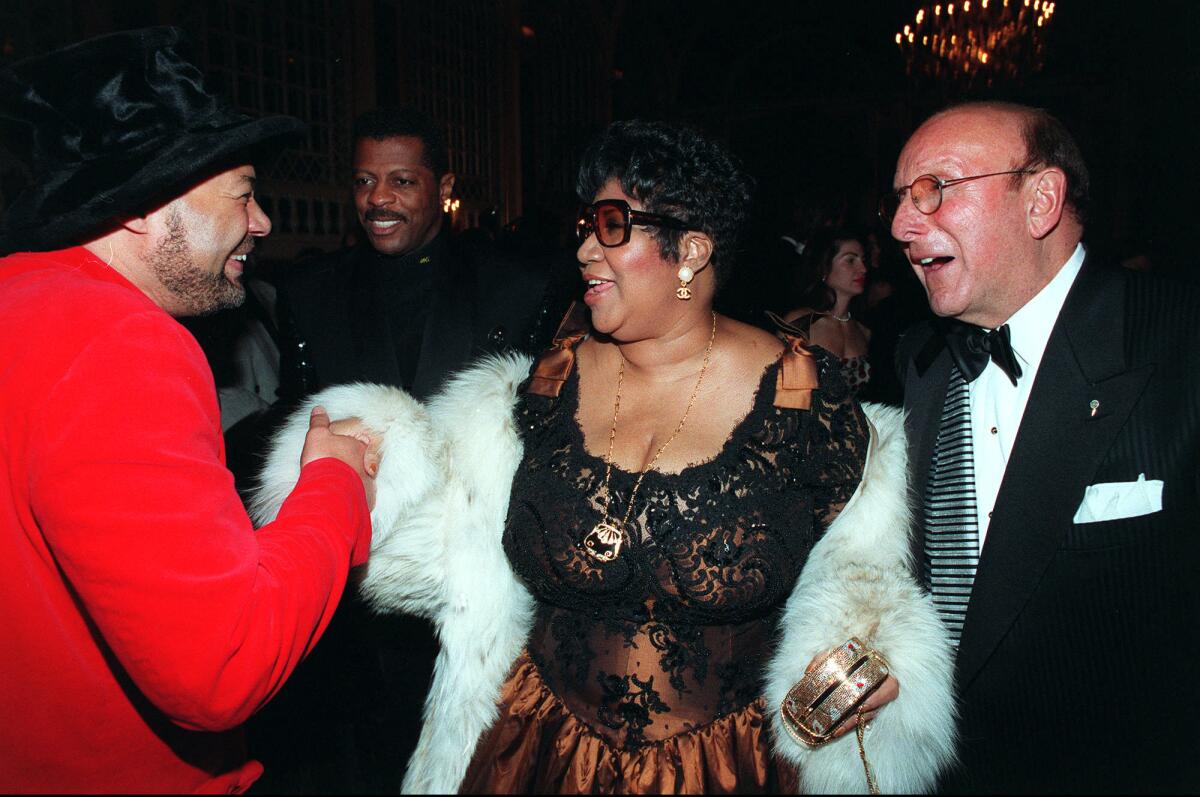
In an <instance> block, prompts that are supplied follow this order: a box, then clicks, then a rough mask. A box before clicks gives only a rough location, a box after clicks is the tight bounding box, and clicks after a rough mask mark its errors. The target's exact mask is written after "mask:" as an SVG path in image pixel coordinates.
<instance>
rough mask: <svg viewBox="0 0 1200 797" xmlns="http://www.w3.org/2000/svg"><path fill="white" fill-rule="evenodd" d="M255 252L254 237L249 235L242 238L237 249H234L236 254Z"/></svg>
mask: <svg viewBox="0 0 1200 797" xmlns="http://www.w3.org/2000/svg"><path fill="white" fill-rule="evenodd" d="M253 252H254V239H253V238H251V237H250V236H249V235H247V236H246V237H245V238H243V239H242V242H241V243H240V244H238V245H237V249H234V250H233V254H234V256H237V255H249V254H252V253H253Z"/></svg>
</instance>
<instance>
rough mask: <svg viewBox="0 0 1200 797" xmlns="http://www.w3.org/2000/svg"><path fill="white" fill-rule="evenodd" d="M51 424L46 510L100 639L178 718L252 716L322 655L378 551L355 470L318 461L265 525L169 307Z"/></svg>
mask: <svg viewBox="0 0 1200 797" xmlns="http://www.w3.org/2000/svg"><path fill="white" fill-rule="evenodd" d="M39 416H40V421H39V422H38V423H37V424H35V429H36V432H34V434H36V435H40V436H41V439H40V441H36V440H35V441H30V445H29V449H28V450H30V451H31V452H33V453H32V455H31V457H30V471H29V480H30V482H29V484H30V493H31V496H32V505H33V510H34V512H35V514H36V516H37V520H38V524H39V526H40V528H41V530H42V532H43V534H44V535H45V539H46V543H47V545H48V546H49V548H50V550H51V551H52V552H53V555H54V557H55V560H56V562H57V564H58V566H59V568H61V570H62V572H63V574H64V576H65V578H66V580H67V581H68V582H69V583H70V585H71V587H72V589H73V590H74V592H75V594H76V595H77V599H78V601H79V602H80V605H81V609H82V610H83V611H84V612H85V613H86V615H87V616H88V618H89V619H90V621H91V623H92V624H93V626H94V628H95V633H96V634H97V635H98V636H99V637H101V638H102V639H103V641H104V643H106V644H107V646H108V647H109V648H110V649H111V650H112V652H113V653H114V654H115V656H116V658H117V659H118V661H119V662H120V664H121V665H122V667H123V668H124V669H125V670H126V671H127V672H128V674H129V676H130V677H131V678H132V679H133V682H134V683H135V684H136V685H137V687H138V688H139V689H140V690H141V691H142V692H143V693H144V694H145V695H146V696H147V697H148V698H149V699H150V700H151V701H152V702H153V703H154V704H155V705H156V706H157V707H158V708H159V709H161V710H162V711H163V712H164V713H166V715H167V716H169V717H170V718H171V719H172V720H174V721H175V722H177V723H178V724H180V725H182V726H184V727H186V728H191V729H199V730H223V729H227V728H231V727H234V726H236V725H239V724H240V723H242V722H243V721H245V720H246V718H247V717H249V716H250V715H251V714H253V713H254V712H255V711H256V710H257V709H259V708H260V707H261V706H262V705H263V704H264V703H266V702H267V700H269V699H270V698H271V696H272V695H273V694H274V693H275V692H276V691H277V690H278V689H279V687H280V686H282V684H283V682H284V681H285V680H286V679H287V677H288V675H289V674H290V673H291V672H292V670H293V668H295V666H296V664H297V663H298V662H299V661H300V659H302V658H303V657H304V655H305V654H306V653H307V652H308V651H309V650H310V649H311V648H312V646H313V644H314V643H315V642H316V640H317V638H318V637H319V636H320V635H321V633H322V632H323V631H324V629H325V626H326V625H327V624H328V622H329V620H330V617H331V616H332V615H333V611H334V609H335V607H336V606H337V603H338V600H339V598H340V597H341V594H342V590H343V588H344V587H345V584H346V578H347V572H348V569H349V568H350V567H351V565H352V564H355V563H358V562H359V561H362V560H364V559H365V553H366V551H367V549H368V548H369V545H370V534H371V529H370V517H369V515H368V510H367V505H366V499H365V495H364V492H363V488H362V483H361V481H360V480H359V478H358V476H357V474H356V473H355V472H354V470H353V469H352V468H350V467H348V466H346V465H345V464H344V463H341V462H338V461H337V460H334V459H323V460H318V461H316V462H312V463H310V464H309V465H308V466H307V467H305V468H304V470H303V472H302V473H301V476H300V481H299V483H298V484H297V486H296V489H295V490H294V491H293V492H292V494H291V496H290V497H289V498H288V500H287V501H286V502H285V503H284V505H283V509H282V510H281V512H280V514H279V518H278V519H277V520H276V521H275V522H274V523H272V524H270V525H268V526H265V527H264V528H262V529H261V530H259V531H258V532H257V533H256V532H255V531H254V529H253V527H252V526H251V523H250V520H249V518H248V517H247V515H246V512H245V510H244V509H243V507H242V504H241V502H240V500H239V499H238V495H237V493H236V491H235V490H234V486H233V477H232V475H231V474H230V472H229V471H228V470H227V469H226V468H225V465H224V461H223V460H224V452H223V449H222V442H221V436H220V433H221V429H220V421H219V414H218V409H217V402H216V392H215V389H214V387H213V382H212V376H211V374H210V373H209V370H208V366H207V363H206V362H205V360H204V357H203V355H202V354H201V352H200V350H199V347H198V346H196V344H195V342H194V341H193V340H192V339H191V337H190V336H189V335H188V334H187V333H186V331H185V330H183V329H182V328H181V327H179V326H178V324H176V323H175V322H174V321H172V320H171V319H170V318H169V317H167V316H165V315H163V314H161V313H149V312H148V313H144V314H139V315H135V316H132V317H129V318H126V319H125V320H124V321H123V322H121V323H120V324H118V325H117V326H116V327H115V328H110V329H107V330H103V331H101V332H100V333H99V334H98V335H97V337H95V338H94V339H93V340H92V341H91V343H90V344H89V345H88V346H87V348H86V349H84V350H83V351H82V352H81V354H80V355H79V356H78V357H77V358H75V360H74V362H73V364H72V366H71V368H70V369H69V370H68V371H67V372H66V374H65V376H64V377H63V378H62V379H61V380H60V381H59V382H58V384H57V385H56V386H55V387H54V389H53V390H52V391H51V393H50V395H49V396H48V397H47V399H46V401H45V402H44V405H43V407H42V410H41V412H40V413H39Z"/></svg>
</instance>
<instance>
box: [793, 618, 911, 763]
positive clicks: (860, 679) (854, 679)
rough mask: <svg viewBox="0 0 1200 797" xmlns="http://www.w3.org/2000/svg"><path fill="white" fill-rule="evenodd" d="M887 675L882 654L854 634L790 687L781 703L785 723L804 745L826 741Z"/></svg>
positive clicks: (815, 745)
mask: <svg viewBox="0 0 1200 797" xmlns="http://www.w3.org/2000/svg"><path fill="white" fill-rule="evenodd" d="M887 677H888V663H887V661H886V660H885V659H884V658H883V656H881V655H879V654H878V653H877V652H875V651H874V650H871V649H870V648H868V647H867V646H866V645H864V644H863V643H862V642H860V641H859V640H858V639H857V638H853V637H852V638H851V639H849V640H848V641H846V642H845V643H843V644H842V645H840V646H838V647H837V648H834V650H833V651H832V652H831V653H830V654H829V655H828V656H826V657H825V658H824V659H822V660H821V661H820V662H818V663H817V666H816V667H813V669H812V671H811V672H809V673H807V674H806V675H805V676H804V677H803V678H801V679H800V680H799V681H798V682H797V683H796V685H795V686H793V687H792V688H791V689H789V690H788V693H787V697H785V698H784V699H783V706H782V707H780V714H781V715H782V717H783V727H785V728H787V730H788V733H790V734H791V735H792V738H794V739H795V740H796V741H798V742H800V743H801V744H803V745H807V746H809V747H818V746H820V745H822V744H825V742H828V741H829V740H830V739H832V738H833V732H834V730H835V729H836V728H837V727H838V726H839V725H841V724H842V722H843V721H845V720H846V718H848V717H853V716H854V715H855V713H857V711H858V707H859V706H861V705H862V703H863V701H864V700H866V699H867V698H868V697H870V696H871V693H872V692H874V691H875V690H876V689H878V688H879V685H880V684H882V683H883V682H884V679H886V678H887Z"/></svg>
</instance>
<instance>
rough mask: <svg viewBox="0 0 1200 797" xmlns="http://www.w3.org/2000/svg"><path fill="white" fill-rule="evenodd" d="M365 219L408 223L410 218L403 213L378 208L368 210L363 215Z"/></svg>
mask: <svg viewBox="0 0 1200 797" xmlns="http://www.w3.org/2000/svg"><path fill="white" fill-rule="evenodd" d="M363 217H364V218H366V220H367V221H408V216H405V215H404V214H403V213H396V212H395V211H392V210H381V209H378V208H375V209H372V210H368V211H367V212H366V213H364V214H363Z"/></svg>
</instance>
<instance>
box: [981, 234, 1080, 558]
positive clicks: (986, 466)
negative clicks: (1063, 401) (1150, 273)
mask: <svg viewBox="0 0 1200 797" xmlns="http://www.w3.org/2000/svg"><path fill="white" fill-rule="evenodd" d="M1083 256H1084V251H1083V244H1079V245H1078V246H1076V247H1075V252H1074V253H1073V254H1072V255H1071V257H1070V258H1069V259H1068V260H1067V262H1066V263H1065V264H1064V265H1063V267H1062V268H1061V269H1059V271H1058V274H1056V275H1055V276H1054V279H1052V280H1050V282H1049V283H1048V284H1047V285H1046V287H1044V288H1042V289H1041V291H1039V292H1038V294H1037V295H1036V296H1034V297H1033V298H1032V299H1030V300H1029V301H1028V302H1026V303H1025V305H1024V306H1023V307H1021V309H1020V310H1018V311H1017V312H1015V313H1013V314H1012V316H1011V317H1010V318H1009V319H1008V321H1007V323H1008V332H1009V336H1010V339H1011V341H1012V348H1013V353H1014V354H1015V355H1016V358H1017V362H1018V363H1019V364H1020V366H1021V376H1020V378H1019V379H1018V380H1017V384H1016V387H1014V386H1013V383H1012V380H1010V379H1009V378H1008V375H1007V374H1005V373H1004V372H1003V371H1001V370H1000V368H999V366H997V365H996V363H995V362H993V361H991V360H989V361H988V364H987V367H986V368H984V369H983V373H981V374H980V375H979V377H978V378H977V379H976V380H975V381H974V382H972V383H971V385H970V395H971V435H972V440H973V444H974V445H973V448H974V460H975V508H976V511H977V512H978V516H979V550H980V551H982V550H983V541H984V539H985V538H986V536H987V529H988V524H989V523H990V521H991V518H992V509H993V508H994V507H995V504H996V494H997V493H998V492H1000V482H1001V481H1002V480H1003V479H1004V470H1005V468H1006V467H1008V458H1009V456H1010V455H1011V454H1012V447H1013V441H1014V440H1016V438H1017V430H1018V429H1020V427H1021V418H1022V416H1024V415H1025V405H1026V404H1027V403H1028V401H1029V391H1030V388H1032V387H1033V381H1034V378H1035V377H1036V376H1037V371H1038V366H1040V365H1041V363H1042V355H1043V354H1044V353H1045V351H1046V343H1047V342H1048V341H1049V340H1050V332H1051V330H1053V329H1054V324H1055V322H1057V321H1058V314H1059V312H1061V311H1062V306H1063V302H1065V301H1066V299H1067V293H1068V292H1069V291H1070V290H1071V286H1072V285H1073V284H1075V278H1076V277H1078V276H1079V271H1080V269H1081V268H1082V267H1083Z"/></svg>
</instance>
